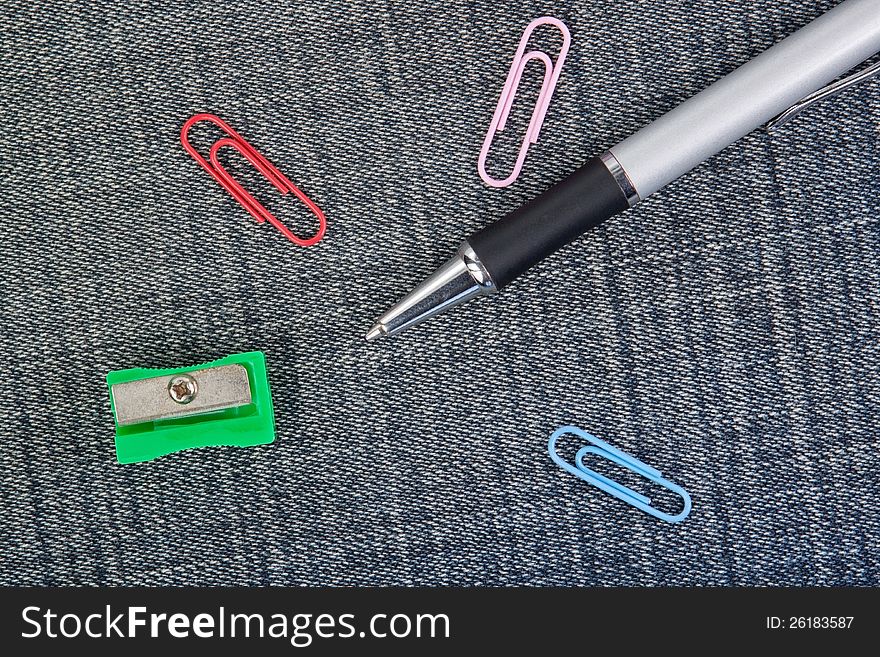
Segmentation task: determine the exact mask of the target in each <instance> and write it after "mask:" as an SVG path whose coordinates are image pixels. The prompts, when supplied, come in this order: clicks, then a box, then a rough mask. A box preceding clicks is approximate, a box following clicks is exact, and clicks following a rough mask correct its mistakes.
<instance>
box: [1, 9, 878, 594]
mask: <svg viewBox="0 0 880 657" xmlns="http://www.w3.org/2000/svg"><path fill="white" fill-rule="evenodd" d="M833 4H835V3H834V2H831V1H826V0H810V1H806V2H805V1H803V0H755V1H750V2H730V1H729V0H711V1H695V0H694V1H689V2H685V1H682V0H659V1H656V2H651V3H646V2H642V1H641V0H618V1H615V2H611V1H599V0H594V1H584V0H578V1H565V0H558V1H557V2H553V3H550V2H522V1H517V2H499V1H498V0H493V1H491V2H489V1H471V2H465V1H460V2H436V3H427V2H424V3H418V2H409V3H404V2H391V1H387V2H375V3H374V2H366V1H365V0H361V1H360V2H355V3H349V2H342V1H330V2H328V1H326V0H324V1H307V0H296V1H295V2H288V1H283V2H271V3H269V2H257V1H256V0H235V1H225V0H212V1H211V2H190V3H181V2H163V3H130V5H128V6H123V3H116V2H109V1H105V2H95V3H85V2H83V3H76V2H73V3H68V2H64V3H62V2H43V3H39V4H37V3H32V2H28V1H26V0H19V1H12V2H10V1H9V0H4V1H3V2H2V12H0V14H2V17H0V26H2V33H3V37H2V51H3V52H2V61H3V73H2V85H0V128H2V144H0V157H2V170H0V189H2V202H3V217H2V226H0V291H2V304H0V316H2V335H0V374H2V381H3V384H2V387H0V420H2V422H0V490H2V502H0V504H2V507H0V581H2V583H4V584H34V585H37V584H151V585H153V584H155V585H159V584H172V585H188V584H207V585H213V584H240V585H264V584H291V585H299V584H308V585H327V584H333V585H348V584H352V585H355V584H376V585H385V584H398V585H417V584H430V585H435V584H436V585H443V584H468V585H471V584H488V585H509V584H529V585H588V584H601V585H666V584H668V585H697V584H703V585H747V584H758V585H764V584H790V585H809V584H818V585H843V584H856V585H876V584H878V582H880V516H878V503H880V491H878V474H880V456H878V450H877V420H878V417H880V381H878V375H880V362H878V357H880V348H878V339H880V317H878V315H880V148H878V129H880V84H878V82H877V81H873V82H870V83H867V84H864V85H862V86H861V87H860V88H858V89H857V90H853V91H851V92H849V93H847V94H845V95H844V96H841V97H839V98H837V99H835V100H833V101H829V102H826V103H824V104H823V105H821V106H820V107H817V108H815V109H814V110H811V111H810V112H809V113H808V114H807V115H805V116H803V117H802V118H800V119H798V120H797V121H795V122H793V123H792V124H790V125H789V126H787V127H785V128H784V129H782V130H780V131H779V132H777V133H774V134H771V135H768V134H767V133H766V132H764V131H761V130H759V131H756V132H754V133H752V134H750V135H749V136H748V137H746V138H745V139H743V140H741V141H740V142H738V143H736V144H735V145H733V146H731V147H730V148H728V149H727V150H725V151H724V152H723V153H721V154H720V155H718V156H717V157H714V158H712V159H711V160H710V161H708V162H706V163H705V164H704V165H702V166H701V167H699V168H698V169H697V170H695V171H693V172H692V173H690V174H688V175H687V176H685V177H684V178H682V179H681V180H679V181H677V182H675V183H674V184H672V185H670V186H669V187H668V188H667V189H665V190H663V191H662V192H660V193H658V194H656V195H655V196H654V197H652V198H650V199H649V200H647V201H646V202H645V203H643V204H641V205H640V206H639V207H638V208H637V209H635V210H632V211H629V212H627V213H625V214H623V215H622V216H620V217H618V218H615V219H614V220H612V221H610V222H608V223H607V225H606V226H605V227H603V228H601V229H599V230H596V231H595V232H593V233H591V234H589V235H587V236H585V237H584V238H582V239H581V240H579V241H578V242H577V243H575V244H574V245H572V246H569V247H567V248H565V249H564V250H562V251H561V252H560V253H558V254H556V255H555V256H553V257H551V258H550V259H549V260H547V261H546V262H544V263H542V264H541V265H540V266H538V267H537V268H536V269H534V270H533V271H532V272H531V273H530V274H529V275H528V276H526V277H523V278H522V279H520V280H519V281H518V282H517V283H516V284H514V285H513V286H511V287H510V288H509V289H508V290H507V291H506V292H505V293H503V294H500V295H498V296H497V297H495V298H493V299H490V300H482V301H477V302H473V303H471V304H469V305H468V306H467V307H462V308H459V309H457V310H456V311H455V312H453V313H451V314H449V315H447V316H445V317H442V318H439V319H436V320H433V321H431V322H430V323H428V324H426V325H424V326H422V327H420V328H419V329H417V330H414V331H412V332H410V333H409V334H405V335H402V336H400V337H397V338H394V339H386V340H383V341H380V342H377V343H375V344H367V343H365V342H364V339H363V336H364V333H365V332H366V330H367V329H368V328H369V326H370V325H371V323H372V320H373V319H374V318H375V317H376V316H378V314H380V313H381V312H382V311H384V310H385V309H386V307H387V306H388V305H389V304H391V303H392V302H393V301H395V300H396V299H397V298H398V297H399V296H400V295H402V294H403V293H404V292H406V291H407V290H408V288H410V287H411V286H412V285H414V284H415V283H416V282H418V281H419V280H420V279H421V278H422V277H423V276H425V275H427V274H428V273H429V272H430V271H432V270H433V269H434V267H436V266H437V265H439V264H440V263H441V262H442V261H443V260H445V259H446V258H447V257H449V256H450V255H451V254H452V252H453V249H454V248H455V246H456V245H457V244H458V242H459V241H460V240H461V239H462V238H463V237H465V236H467V235H468V234H469V233H470V232H472V231H473V230H475V229H476V228H478V227H480V226H483V225H485V224H486V223H488V222H490V221H493V220H494V219H496V218H498V217H500V216H502V215H503V214H504V213H506V212H507V211H510V210H511V209H513V208H515V207H517V205H518V204H520V203H522V202H523V201H524V200H526V199H528V198H530V197H532V196H533V195H535V194H537V193H538V192H539V191H541V190H542V189H544V188H545V187H547V186H549V185H550V184H551V183H553V182H555V181H558V180H559V179H561V178H562V177H563V176H564V175H566V173H568V172H570V171H572V170H574V169H575V168H576V167H577V166H579V165H580V164H582V163H583V162H585V161H586V160H587V159H588V158H589V157H590V156H592V155H594V154H596V153H598V152H600V151H601V150H602V149H604V148H607V147H609V146H611V145H613V144H615V143H616V142H617V141H619V140H620V139H622V138H624V137H625V136H627V135H629V134H630V133H632V132H633V131H635V130H637V129H638V128H639V127H641V126H643V125H645V124H646V123H647V122H649V121H651V120H652V119H654V118H655V117H658V116H660V115H661V114H662V113H663V112H665V111H667V110H669V109H670V108H672V107H674V106H675V105H676V104H677V103H678V102H680V101H682V100H684V99H685V98H687V97H688V96H691V95H692V94H694V93H695V92H697V91H699V90H700V89H702V88H704V87H705V86H706V85H708V84H709V83H711V82H712V81H714V80H715V79H717V78H718V77H720V76H722V75H724V74H725V73H727V72H729V71H731V70H732V69H734V68H735V67H736V66H738V65H739V64H741V63H743V62H745V61H747V60H748V59H749V58H750V57H752V56H754V55H756V54H758V53H759V52H761V51H762V50H764V49H765V48H767V47H768V46H770V45H771V44H773V43H774V42H775V41H777V40H779V39H781V38H782V37H784V36H786V35H788V34H790V33H791V32H793V31H795V30H796V29H797V28H799V27H801V26H803V25H805V24H806V23H807V22H809V21H810V20H811V19H813V18H815V17H816V16H818V15H820V14H821V13H822V12H823V11H825V10H827V9H828V8H830V7H831V6H832V5H833ZM544 14H551V15H554V16H556V17H558V18H560V19H562V20H564V21H565V22H566V23H567V24H568V25H569V26H570V28H571V32H572V36H573V45H572V48H571V53H570V55H569V58H568V60H567V61H566V62H565V68H564V70H563V72H562V76H561V79H560V82H559V87H558V90H557V93H556V95H555V97H554V98H553V102H552V104H551V106H550V110H549V113H548V115H547V121H546V123H545V127H544V129H543V131H542V133H541V139H540V141H539V143H538V144H537V145H536V146H534V147H533V148H532V149H531V152H530V154H529V157H528V159H527V161H526V165H525V168H524V171H523V174H522V176H521V178H520V180H519V181H518V182H517V183H516V184H515V185H514V186H512V187H510V188H508V189H504V190H496V189H490V188H488V187H487V186H486V185H484V184H483V183H482V182H481V180H480V179H479V177H478V176H477V173H476V156H477V153H478V151H479V148H480V144H481V142H482V139H483V135H484V133H485V130H486V128H487V126H488V124H489V121H490V119H491V116H492V111H493V109H494V107H495V103H496V100H497V97H498V93H499V92H500V89H501V86H502V84H503V82H504V79H505V75H506V73H507V69H508V66H509V63H510V59H511V57H512V55H513V52H514V50H515V48H516V45H517V42H518V40H519V37H520V35H521V33H522V30H523V28H524V27H525V25H526V24H527V23H528V22H529V21H530V20H531V19H532V18H535V17H537V16H541V15H544ZM536 44H538V45H546V46H547V47H548V48H550V47H555V45H556V44H558V38H556V37H555V36H554V35H553V32H552V30H551V29H548V31H547V33H546V34H541V35H539V36H537V37H536ZM533 66H534V69H530V71H529V73H528V75H527V76H526V79H525V80H524V83H523V94H522V96H521V98H520V100H521V102H519V103H518V104H517V110H516V112H515V116H514V119H513V122H512V124H511V126H510V130H509V131H508V132H506V133H505V134H504V136H503V138H502V139H500V142H499V144H498V148H497V149H496V151H495V155H494V156H493V164H492V170H493V171H496V172H497V173H502V172H503V171H505V170H507V168H508V167H509V163H510V162H511V161H512V155H513V153H514V150H515V147H516V142H517V140H518V138H519V135H521V134H522V130H523V128H524V125H525V121H526V118H527V115H528V111H529V108H530V106H531V103H532V101H533V99H534V97H535V95H536V91H535V90H536V86H537V83H538V78H537V66H536V65H533ZM743 101H744V102H748V99H743ZM199 111H211V112H215V113H217V114H219V115H221V116H222V117H224V118H225V119H226V120H228V121H229V122H230V123H232V124H233V125H234V126H235V127H236V128H237V129H238V130H239V131H240V132H241V133H242V135H243V136H244V137H245V138H246V139H248V140H249V141H250V142H251V143H252V144H253V145H254V146H255V147H256V148H257V149H258V150H260V151H261V152H262V153H263V154H265V155H266V156H267V157H268V158H269V159H270V160H272V161H273V162H274V163H275V164H277V165H278V166H279V168H281V169H282V170H283V171H284V172H286V173H287V174H288V175H289V176H290V177H291V178H292V180H293V181H295V182H296V183H298V184H300V185H301V187H302V188H303V190H305V191H306V193H307V194H309V195H310V196H311V198H313V199H315V200H316V201H317V202H318V203H319V204H320V205H321V207H322V208H324V210H325V211H326V213H327V217H328V221H329V229H328V232H327V236H326V238H325V239H324V240H323V242H321V243H320V244H319V245H318V246H315V247H312V248H305V249H303V248H300V247H297V246H295V245H293V244H291V243H289V242H288V241H286V240H285V239H284V238H283V237H282V236H281V235H280V234H279V233H278V232H277V231H275V230H273V229H272V228H271V227H268V226H265V225H259V224H257V223H256V222H255V221H254V220H253V219H252V218H251V217H250V216H249V215H247V214H246V213H245V212H244V211H243V210H242V209H241V208H240V207H239V206H238V205H237V204H236V203H235V202H234V201H233V200H232V199H231V198H230V197H228V195H227V194H226V193H225V192H224V191H223V190H222V189H221V188H220V187H219V186H218V185H217V184H216V183H215V182H214V181H213V180H211V179H210V177H209V176H208V175H207V174H206V173H205V172H204V171H202V170H201V169H200V168H199V167H198V166H197V165H196V164H195V162H193V160H192V159H191V158H190V157H189V156H188V155H187V154H186V153H185V152H184V151H183V149H182V148H181V146H180V142H179V138H178V133H179V130H180V127H181V125H182V124H183V122H184V121H185V120H186V119H187V118H188V117H190V116H191V115H193V114H194V113H196V112H199ZM694 129H695V130H699V126H694ZM214 136H215V135H212V134H210V133H209V131H208V130H207V129H206V130H204V132H203V134H200V135H199V139H200V140H201V142H200V143H201V144H202V145H205V144H208V143H209V141H210V139H212V138H213V137H214ZM226 161H227V162H228V163H229V167H230V169H231V170H232V171H233V172H238V173H240V174H241V175H242V176H243V177H244V178H245V179H247V180H248V181H250V184H251V185H252V188H253V189H254V190H255V192H256V193H257V194H258V195H259V196H260V197H261V198H264V199H266V200H267V203H269V204H270V207H273V208H276V209H278V211H279V213H280V216H281V217H282V218H284V219H285V221H288V222H290V223H291V224H292V225H294V226H296V227H298V229H299V230H300V231H301V232H303V233H304V234H307V233H308V232H309V230H311V229H312V226H311V225H310V222H309V220H308V214H307V213H306V212H305V211H304V210H303V209H302V207H301V206H299V205H298V204H297V203H296V202H295V201H294V200H289V199H283V200H282V199H280V197H279V196H278V194H277V193H275V192H274V191H273V189H272V188H271V187H270V186H269V185H268V184H267V183H265V182H262V183H261V182H260V181H259V179H258V177H257V176H256V175H248V174H247V173H245V172H246V171H247V167H246V166H243V165H242V162H241V160H240V159H236V156H235V155H234V154H229V153H227V157H226ZM252 349H259V350H262V351H264V352H265V353H266V356H267V359H268V363H269V370H270V378H271V383H272V387H273V391H274V400H275V408H276V418H277V425H278V438H277V441H276V442H275V443H274V444H272V445H270V446H266V447H257V448H249V449H236V448H208V449H201V450H192V451H188V452H184V453H178V454H175V455H171V456H168V457H165V458H162V459H159V460H157V461H153V462H151V463H148V464H141V465H128V466H121V465H118V464H117V463H116V462H115V457H114V451H113V419H112V417H111V413H110V407H109V402H108V395H107V390H106V386H105V383H104V377H105V375H106V373H107V372H108V371H110V370H114V369H123V368H128V367H133V366H154V367H163V366H183V365H189V364H194V363H199V362H203V361H206V360H210V359H214V358H217V357H221V356H225V355H227V354H230V353H235V352H241V351H246V350H252ZM568 423H572V424H576V425H578V426H580V427H582V428H584V429H586V430H588V431H591V432H592V433H594V434H596V435H597V436H599V437H601V438H604V439H606V440H608V441H609V442H611V443H612V444H614V445H615V446H617V447H620V448H622V449H624V450H627V451H629V452H631V453H633V454H634V455H636V456H637V457H639V458H641V459H643V460H645V461H646V462H648V463H649V464H652V465H654V466H656V467H658V468H660V469H662V470H663V471H664V472H665V473H666V474H667V475H668V476H669V477H670V478H671V479H673V480H674V481H676V482H678V483H680V484H681V485H683V486H684V487H685V488H686V489H687V490H689V491H690V493H691V495H692V496H693V504H694V506H693V512H692V513H691V515H690V517H689V518H688V519H687V520H686V521H685V522H684V523H682V524H680V525H668V524H665V523H662V522H659V521H657V520H655V519H653V518H651V517H649V516H648V515H646V514H644V513H641V512H639V511H637V510H635V509H633V508H631V507H629V506H627V505H625V504H623V503H621V502H620V501H618V500H615V499H613V498H611V497H609V496H607V495H605V494H603V493H601V492H599V491H598V490H596V489H593V488H591V487H589V486H588V485H586V484H584V483H583V482H581V481H579V480H577V479H575V478H573V477H571V476H570V475H568V474H566V473H564V472H563V471H562V470H561V469H559V468H558V467H556V466H555V465H554V464H553V463H552V462H551V461H550V459H549V458H548V456H547V452H546V441H547V437H548V435H549V434H550V433H551V432H552V431H553V430H554V429H555V428H556V427H558V426H559V425H561V424H568Z"/></svg>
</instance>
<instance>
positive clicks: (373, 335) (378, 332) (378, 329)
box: [367, 324, 385, 342]
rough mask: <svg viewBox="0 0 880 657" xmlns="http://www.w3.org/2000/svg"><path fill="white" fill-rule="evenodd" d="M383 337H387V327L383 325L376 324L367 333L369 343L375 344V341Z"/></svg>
mask: <svg viewBox="0 0 880 657" xmlns="http://www.w3.org/2000/svg"><path fill="white" fill-rule="evenodd" d="M383 335H385V327H384V326H382V325H381V324H376V325H375V326H374V327H373V328H371V329H370V331H369V332H368V333H367V342H373V341H374V340H378V339H379V338H381V337H382V336H383Z"/></svg>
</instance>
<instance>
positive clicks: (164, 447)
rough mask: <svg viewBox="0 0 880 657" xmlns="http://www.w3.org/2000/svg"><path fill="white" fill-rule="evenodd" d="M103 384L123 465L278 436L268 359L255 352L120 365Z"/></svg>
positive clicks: (118, 457) (245, 444) (263, 441)
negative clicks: (181, 362)
mask: <svg viewBox="0 0 880 657" xmlns="http://www.w3.org/2000/svg"><path fill="white" fill-rule="evenodd" d="M107 385H108V386H109V388H110V407H111V410H112V411H113V418H114V420H115V422H116V460H117V461H119V462H120V463H137V462H140V461H150V460H152V459H154V458H157V457H159V456H164V455H165V454H170V453H172V452H179V451H180V450H184V449H190V448H193V447H220V446H233V447H250V446H253V445H266V444H268V443H271V442H272V441H274V440H275V415H274V411H273V410H272V394H271V391H270V390H269V378H268V376H267V372H266V357H265V356H264V355H263V354H262V353H261V352H259V351H251V352H248V353H244V354H234V355H232V356H227V357H226V358H221V359H220V360H215V361H213V362H210V363H203V364H201V365H196V366H194V367H186V368H184V367H178V368H171V369H148V368H142V367H138V368H133V369H129V370H117V371H114V372H110V373H109V374H108V375H107Z"/></svg>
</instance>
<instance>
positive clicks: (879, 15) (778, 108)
mask: <svg viewBox="0 0 880 657" xmlns="http://www.w3.org/2000/svg"><path fill="white" fill-rule="evenodd" d="M877 52H880V0H844V2H841V3H840V4H839V5H837V6H836V7H834V8H833V9H831V10H829V11H828V12H826V13H825V14H823V15H822V16H820V17H819V18H817V19H815V20H814V21H813V22H812V23H809V24H808V25H806V26H805V27H803V28H802V29H801V30H799V31H798V32H795V33H794V34H792V35H791V36H789V37H787V38H785V39H783V40H782V41H780V42H779V43H777V44H776V45H774V46H772V47H771V48H769V49H768V50H766V51H765V52H763V53H761V54H760V55H758V56H757V57H755V58H754V59H752V60H751V61H749V62H747V63H745V64H743V65H742V66H740V67H739V68H738V69H736V70H734V71H733V72H731V73H730V74H728V75H727V76H725V77H723V78H722V79H720V80H718V81H717V82H715V83H714V84H712V85H711V86H709V87H707V88H706V89H704V90H703V91H701V92H700V93H698V94H696V95H695V96H693V97H691V98H690V99H688V100H686V101H685V102H683V103H682V104H681V105H679V106H678V107H676V108H675V109H673V110H671V111H670V112H668V113H667V114H665V115H663V116H662V117H660V118H658V119H657V120H655V121H654V122H653V123H651V124H649V125H647V126H646V127H644V128H643V129H641V130H640V131H638V132H637V133H635V134H633V135H632V136H631V137H629V138H627V139H625V140H623V141H622V142H620V143H619V144H617V145H616V146H614V147H612V148H611V149H609V150H608V151H606V152H605V153H603V154H602V155H600V156H599V157H596V158H593V159H592V160H590V161H589V162H588V163H587V164H586V165H585V166H584V167H582V168H581V169H578V170H577V171H575V172H574V173H573V174H572V175H571V176H570V177H569V178H567V179H565V180H563V181H562V182H561V183H558V184H557V185H555V186H554V187H551V188H550V189H549V190H547V191H546V192H544V193H543V194H541V195H540V196H538V197H537V198H535V199H533V200H532V201H530V202H529V203H527V204H526V205H524V206H522V207H521V208H518V209H517V210H514V212H512V213H511V214H509V215H507V216H506V217H503V218H502V219H500V220H499V221H497V222H495V223H493V224H490V225H489V226H487V227H486V228H483V229H482V230H480V231H477V232H476V233H474V234H473V235H471V236H470V237H469V238H468V239H467V240H466V241H465V242H464V243H463V244H462V245H461V246H460V247H459V250H458V252H457V254H456V255H455V256H454V257H453V258H452V259H451V260H449V261H448V262H447V263H446V264H445V265H443V266H442V267H441V268H440V269H439V270H437V271H436V272H435V273H434V274H433V275H431V276H430V277H429V278H428V279H426V280H425V281H424V282H423V283H422V284H420V285H419V286H417V287H416V288H415V289H414V290H413V291H412V292H410V294H408V295H407V296H406V297H404V298H403V299H402V300H401V301H400V302H398V303H397V304H395V305H394V306H393V307H392V308H390V309H389V310H388V311H387V312H386V313H385V314H384V315H382V316H381V317H380V318H379V319H378V320H377V322H376V324H375V326H373V328H372V329H371V330H370V332H369V333H368V334H367V339H368V340H375V339H376V338H378V337H381V336H383V335H394V334H395V333H399V332H400V331H402V330H405V329H406V328H409V327H411V326H414V325H416V324H418V323H419V322H421V321H424V320H425V319H428V318H429V317H432V316H434V315H437V314H439V313H440V312H444V311H445V310H448V309H449V308H451V307H453V306H455V305H458V304H459V303H461V302H463V301H466V300H468V299H471V298H474V297H476V296H483V295H487V294H492V293H494V292H496V291H498V290H500V289H502V288H503V287H505V286H506V285H507V284H508V283H510V282H511V281H512V280H513V279H514V278H516V277H517V276H519V275H520V274H522V273H523V272H524V271H526V270H527V269H528V268H529V267H531V266H532V265H534V264H536V263H537V262H539V261H540V260H542V259H544V258H545V257H547V256H548V255H550V254H551V253H553V252H554V251H556V250H557V249H559V248H561V247H562V246H564V245H565V244H567V243H569V242H571V241H573V240H574V239H576V238H577V237H578V236H579V235H581V234H582V233H583V232H586V231H587V230H589V229H591V228H592V227H594V226H597V225H598V224H600V223H601V222H602V221H604V220H605V219H607V218H608V217H611V216H613V215H614V214H617V213H618V212H621V211H623V210H625V209H627V208H629V207H632V206H633V205H635V204H636V203H638V202H639V201H641V200H643V199H645V198H646V197H647V196H649V195H651V194H653V193H654V192H656V191H657V190H659V189H662V188H663V187H664V186H666V185H667V184H668V183H670V182H672V181H673V180H675V179H677V178H679V177H680V176H682V175H684V174H685V173H687V172H688V171H690V170H691V169H693V168H694V167H696V166H697V165H699V164H700V163H701V162H703V161H704V160H706V159H707V158H709V157H711V156H712V155H714V154H715V153H717V152H719V151H720V150H722V149H724V148H726V147H727V146H729V145H730V144H732V143H734V142H735V141H737V140H739V139H740V138H742V137H743V136H745V135H746V134H748V133H749V132H751V131H752V130H754V129H756V128H758V127H760V126H762V125H764V124H766V123H767V122H768V121H770V120H771V119H772V118H773V117H775V116H777V115H779V114H781V113H782V112H784V111H785V110H787V109H788V108H790V107H792V106H793V105H796V104H797V103H798V102H799V101H801V100H802V99H803V98H805V97H807V96H810V94H813V93H815V92H816V91H817V90H819V89H821V88H822V87H823V86H824V85H826V84H828V83H829V82H831V81H832V80H834V79H836V78H838V77H840V76H841V75H843V74H844V73H846V72H848V71H850V70H851V69H852V68H854V67H855V66H857V65H858V64H860V63H861V62H863V61H865V60H866V59H868V58H869V57H871V56H872V55H873V54H875V53H877Z"/></svg>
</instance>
